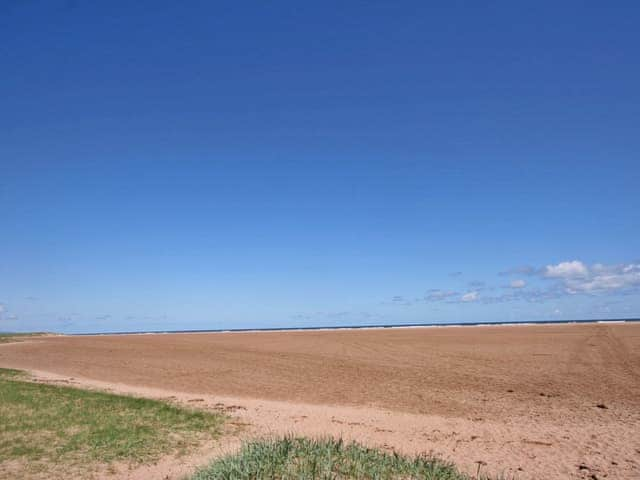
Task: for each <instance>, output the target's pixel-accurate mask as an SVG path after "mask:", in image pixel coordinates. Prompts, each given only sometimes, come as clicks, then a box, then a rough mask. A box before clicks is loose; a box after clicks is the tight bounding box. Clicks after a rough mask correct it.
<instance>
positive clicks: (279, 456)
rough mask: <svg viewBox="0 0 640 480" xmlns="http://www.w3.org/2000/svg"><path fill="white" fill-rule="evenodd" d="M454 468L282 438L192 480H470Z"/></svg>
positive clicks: (335, 443)
mask: <svg viewBox="0 0 640 480" xmlns="http://www.w3.org/2000/svg"><path fill="white" fill-rule="evenodd" d="M469 478H470V477H467V476H465V475H464V474H462V473H460V472H459V471H458V470H457V469H456V468H455V467H454V466H452V465H450V464H448V463H445V462H443V461H441V460H438V459H435V458H431V457H426V456H418V457H405V456H401V455H398V454H395V453H386V452H383V451H380V450H376V449H371V448H367V447H364V446H361V445H359V444H357V443H345V442H343V441H342V440H334V439H309V438H295V437H285V438H281V439H273V440H257V441H252V442H249V443H246V444H245V445H244V446H243V447H242V448H241V450H240V451H239V452H238V453H236V454H233V455H229V456H226V457H223V458H221V459H218V460H216V461H214V462H213V463H211V464H210V465H209V466H207V467H205V468H203V469H201V470H199V471H198V472H197V473H196V474H195V475H194V476H193V477H191V480H267V479H269V480H374V479H375V480H418V479H420V480H469Z"/></svg>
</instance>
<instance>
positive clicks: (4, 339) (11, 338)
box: [0, 332, 46, 343]
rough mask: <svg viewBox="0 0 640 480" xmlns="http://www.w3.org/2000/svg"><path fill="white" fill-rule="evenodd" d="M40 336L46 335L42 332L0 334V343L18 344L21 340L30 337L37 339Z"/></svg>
mask: <svg viewBox="0 0 640 480" xmlns="http://www.w3.org/2000/svg"><path fill="white" fill-rule="evenodd" d="M40 335H46V333H44V332H33V333H11V332H0V343H9V342H20V341H22V340H27V339H29V338H31V337H38V336H40Z"/></svg>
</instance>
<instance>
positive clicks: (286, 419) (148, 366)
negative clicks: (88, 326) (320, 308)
mask: <svg viewBox="0 0 640 480" xmlns="http://www.w3.org/2000/svg"><path fill="white" fill-rule="evenodd" d="M0 367H9V368H18V369H24V370H29V371H32V372H36V374H37V375H38V376H39V377H40V378H41V379H43V380H48V381H56V382H65V383H72V384H76V385H78V386H86V387H92V388H101V389H109V390H113V391H118V392H126V393H132V394H138V395H146V396H150V397H154V398H172V399H174V400H175V401H179V402H184V403H188V404H190V405H198V406H200V407H202V408H220V406H221V405H222V406H224V408H226V410H227V411H228V412H230V413H231V414H232V415H233V416H234V417H235V421H236V422H238V423H239V424H243V425H246V430H245V433H244V435H246V436H252V435H268V434H272V433H299V434H304V435H341V436H343V437H345V438H349V439H356V440H358V441H361V442H364V443H367V444H370V445H372V446H378V447H383V448H386V449H391V450H396V451H399V452H404V453H411V454H415V453H422V452H431V453H435V454H437V455H439V456H441V457H443V458H445V459H448V460H451V461H454V462H456V463H457V464H458V465H460V467H461V468H462V469H464V470H466V471H468V472H475V471H476V469H477V467H478V464H479V462H480V465H481V467H482V469H483V471H484V472H488V473H491V474H494V475H500V474H504V475H506V476H507V477H509V476H515V477H516V478H520V479H533V478H554V479H555V478H557V479H560V478H592V479H595V478H619V479H634V478H638V477H640V324H638V323H635V324H634V323H627V324H583V325H573V324H566V325H533V326H490V327H451V328H448V327H440V328H407V329H372V330H339V331H306V332H252V333H213V334H158V335H123V336H86V337H71V336H51V337H42V338H34V339H32V340H29V341H25V342H20V343H10V344H4V345H1V346H0Z"/></svg>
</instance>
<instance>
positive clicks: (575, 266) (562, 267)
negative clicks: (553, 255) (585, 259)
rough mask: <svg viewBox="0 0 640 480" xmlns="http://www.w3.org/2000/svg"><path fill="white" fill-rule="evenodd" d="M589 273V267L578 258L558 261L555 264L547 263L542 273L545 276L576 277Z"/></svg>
mask: <svg viewBox="0 0 640 480" xmlns="http://www.w3.org/2000/svg"><path fill="white" fill-rule="evenodd" d="M588 273H589V269H588V268H587V267H586V265H585V264H584V263H582V262H581V261H579V260H573V261H571V262H560V263H559V264H557V265H547V266H546V267H545V269H544V273H543V275H544V276H545V277H547V278H578V277H584V276H586V275H587V274H588Z"/></svg>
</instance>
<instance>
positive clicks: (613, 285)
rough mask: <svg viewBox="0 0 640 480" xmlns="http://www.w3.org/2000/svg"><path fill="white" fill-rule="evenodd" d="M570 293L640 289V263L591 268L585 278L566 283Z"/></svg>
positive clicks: (573, 279) (572, 279)
mask: <svg viewBox="0 0 640 480" xmlns="http://www.w3.org/2000/svg"><path fill="white" fill-rule="evenodd" d="M565 286H566V288H567V292H568V293H579V292H587V293H589V292H599V291H609V292H610V291H616V290H627V289H630V288H634V287H640V263H630V264H622V265H603V264H600V263H597V264H595V265H594V266H593V267H591V270H590V271H589V273H588V275H587V276H586V277H584V278H569V279H567V280H566V281H565Z"/></svg>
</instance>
